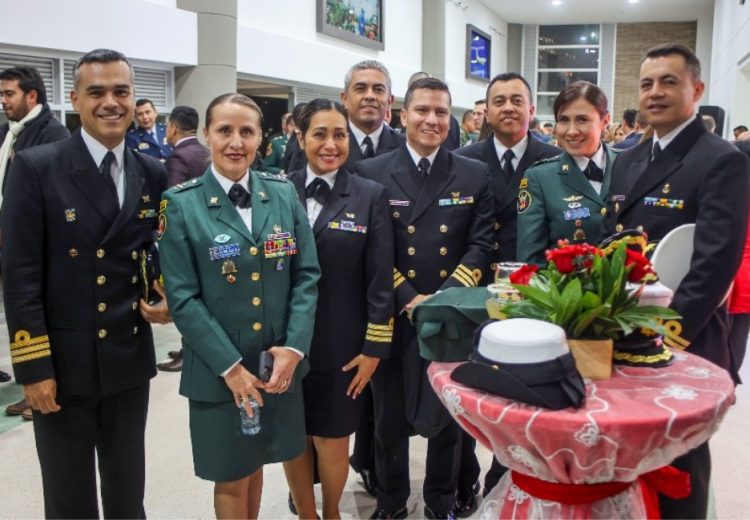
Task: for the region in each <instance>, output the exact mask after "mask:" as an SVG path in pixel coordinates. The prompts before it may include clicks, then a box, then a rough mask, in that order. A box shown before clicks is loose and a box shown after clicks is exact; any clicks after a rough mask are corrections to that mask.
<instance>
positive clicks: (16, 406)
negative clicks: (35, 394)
mask: <svg viewBox="0 0 750 520" xmlns="http://www.w3.org/2000/svg"><path fill="white" fill-rule="evenodd" d="M26 410H29V411H30V410H31V405H29V403H27V402H26V399H21V400H20V401H18V402H17V403H13V404H9V405H8V407H7V408H6V409H5V413H7V414H8V415H23V413H24V412H25V411H26Z"/></svg>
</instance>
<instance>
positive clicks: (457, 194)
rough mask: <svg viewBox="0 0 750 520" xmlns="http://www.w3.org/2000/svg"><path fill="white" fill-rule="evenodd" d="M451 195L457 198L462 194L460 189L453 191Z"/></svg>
mask: <svg viewBox="0 0 750 520" xmlns="http://www.w3.org/2000/svg"><path fill="white" fill-rule="evenodd" d="M451 195H453V198H454V199H457V198H459V197H460V196H461V192H460V191H452V192H451Z"/></svg>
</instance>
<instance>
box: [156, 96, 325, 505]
mask: <svg viewBox="0 0 750 520" xmlns="http://www.w3.org/2000/svg"><path fill="white" fill-rule="evenodd" d="M261 118H262V115H261V111H260V108H258V105H257V104H256V103H255V102H254V101H253V100H252V99H250V98H249V97H247V96H244V95H242V94H234V93H230V94H224V95H222V96H219V97H217V98H215V99H214V100H213V101H212V102H211V103H210V104H209V106H208V108H207V110H206V126H205V129H204V134H205V138H206V143H207V144H208V146H209V148H210V150H211V166H210V167H209V169H208V170H207V171H206V173H205V174H204V175H203V176H202V177H200V178H198V179H193V180H192V181H190V182H189V183H187V184H183V185H178V186H175V187H173V188H171V189H169V190H167V191H166V192H165V193H164V196H163V199H162V202H161V206H160V212H159V224H160V226H159V234H160V247H159V250H160V255H161V267H162V273H163V276H164V286H165V288H166V290H167V296H168V298H169V302H170V305H171V306H172V309H173V312H174V320H175V325H177V329H178V330H179V331H180V334H182V336H183V338H184V339H185V352H184V355H185V360H184V363H185V370H183V372H182V381H181V383H180V393H181V394H182V395H184V396H185V397H187V398H188V399H189V408H190V437H191V441H192V446H193V463H194V467H195V474H196V475H197V476H198V477H200V478H202V479H205V480H210V481H213V482H214V483H215V484H214V508H215V512H216V517H217V518H219V519H229V518H257V517H258V510H259V508H260V500H261V492H262V488H263V466H264V465H265V464H269V463H273V462H282V461H287V460H291V459H294V458H295V457H298V456H299V455H300V454H301V453H303V452H304V451H305V424H304V409H303V401H302V392H301V391H300V388H299V387H300V385H301V382H302V378H303V377H304V375H305V374H306V372H307V369H308V359H307V354H308V353H309V349H310V340H311V337H312V332H313V324H314V321H315V306H316V301H317V295H318V291H317V283H318V279H319V278H320V267H319V265H318V261H317V255H316V253H315V241H314V238H313V233H312V230H311V229H310V224H309V223H308V220H307V217H306V215H305V212H304V210H303V209H302V206H301V205H300V203H299V200H298V198H297V194H296V192H295V190H294V186H293V185H292V184H290V183H288V182H286V181H283V180H281V179H279V178H278V177H277V176H275V175H271V174H268V173H265V172H263V173H259V172H255V171H251V170H250V163H251V162H252V160H253V157H255V151H256V149H257V147H258V146H259V145H260V139H259V137H260V135H261ZM269 235H271V236H273V237H277V238H274V239H272V240H270V242H271V244H270V245H269V244H268V241H267V237H268V236H269ZM258 237H260V238H258ZM278 237H281V238H278ZM279 243H281V245H279ZM208 253H211V254H208ZM262 353H265V354H266V355H269V356H271V359H272V360H273V363H272V368H270V367H269V370H268V371H269V372H270V374H269V373H267V372H266V371H265V370H264V371H263V372H260V371H258V367H259V365H260V360H261V359H263V358H262V356H261V354H262ZM263 366H264V367H266V366H268V364H266V363H264V364H263ZM266 375H268V376H269V377H268V379H265V376H266ZM264 381H265V382H264ZM293 386H296V389H295V390H294V391H292V387H293ZM261 390H263V394H261V392H260V391H261ZM256 414H260V417H257V416H256Z"/></svg>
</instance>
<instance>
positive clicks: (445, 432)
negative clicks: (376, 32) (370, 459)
mask: <svg viewBox="0 0 750 520" xmlns="http://www.w3.org/2000/svg"><path fill="white" fill-rule="evenodd" d="M450 107H451V97H450V92H449V91H448V86H447V85H446V84H445V83H443V82H442V81H440V80H438V79H434V78H424V79H420V80H417V81H415V82H413V83H412V84H411V85H410V86H409V89H408V90H407V93H406V98H405V101H404V109H403V110H402V112H401V119H402V120H403V121H404V122H405V123H406V140H407V141H406V144H404V145H403V146H401V147H400V148H399V149H398V150H395V151H393V152H390V153H387V154H385V155H382V156H380V157H376V158H374V159H369V160H365V161H362V162H361V163H360V165H359V166H360V174H361V175H362V176H363V177H365V178H368V179H372V180H374V181H376V182H378V183H380V184H382V185H383V186H385V188H386V191H387V195H388V199H389V203H390V207H391V216H392V220H393V226H394V232H395V241H396V242H395V244H396V247H395V252H396V267H395V269H394V273H393V278H394V287H395V290H396V314H397V315H396V321H395V327H394V336H393V345H392V349H391V356H390V358H389V359H387V360H383V361H382V362H381V365H380V367H379V369H378V370H377V371H376V373H375V376H374V377H373V379H372V391H373V395H374V398H375V437H376V443H375V446H376V465H377V475H378V497H377V498H378V508H377V510H376V511H375V513H374V514H373V516H372V518H405V517H406V514H407V510H406V502H407V500H408V498H409V494H410V486H409V434H410V431H411V429H412V427H414V428H416V430H417V432H419V433H420V434H422V435H424V436H426V437H428V438H429V441H428V448H427V469H426V476H425V482H424V500H425V510H424V514H425V516H426V517H427V518H450V517H451V515H453V507H454V500H455V493H456V485H457V479H458V466H459V465H458V463H459V453H460V447H461V429H460V428H459V426H458V424H456V422H455V421H454V420H453V419H452V417H451V416H450V414H448V412H447V410H445V409H444V407H443V406H442V405H441V404H440V403H439V401H438V398H437V396H436V395H435V394H434V393H433V392H431V391H427V390H422V392H420V391H419V389H420V388H422V389H423V388H424V385H425V384H429V383H427V373H426V370H427V366H428V362H426V361H424V360H423V359H422V358H420V357H419V347H418V345H417V338H416V329H415V328H414V326H413V325H412V324H411V322H410V321H409V318H410V316H411V311H412V309H413V308H414V307H415V306H416V305H418V304H419V303H420V302H422V301H424V300H425V299H426V298H428V297H429V296H430V295H432V294H434V293H436V292H437V291H441V290H445V289H448V288H451V287H464V286H469V287H473V286H476V285H479V284H481V283H482V282H483V278H484V276H485V273H486V272H487V267H488V265H489V263H490V258H491V253H492V223H493V219H492V217H493V202H492V193H491V192H490V188H489V176H488V168H487V166H486V165H484V164H481V163H479V162H477V161H472V160H470V159H466V158H464V157H458V156H456V155H453V154H452V153H450V152H448V151H447V150H445V149H444V148H443V147H442V146H441V145H442V143H443V142H444V141H445V139H446V137H447V136H448V131H449V128H450V124H451V123H450V118H451V115H450Z"/></svg>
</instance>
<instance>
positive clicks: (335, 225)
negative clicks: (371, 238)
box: [328, 220, 367, 234]
mask: <svg viewBox="0 0 750 520" xmlns="http://www.w3.org/2000/svg"><path fill="white" fill-rule="evenodd" d="M328 228H329V229H337V230H339V231H348V232H350V233H363V234H364V233H367V226H358V225H357V224H355V223H354V222H351V221H348V220H342V221H341V222H329V223H328Z"/></svg>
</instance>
